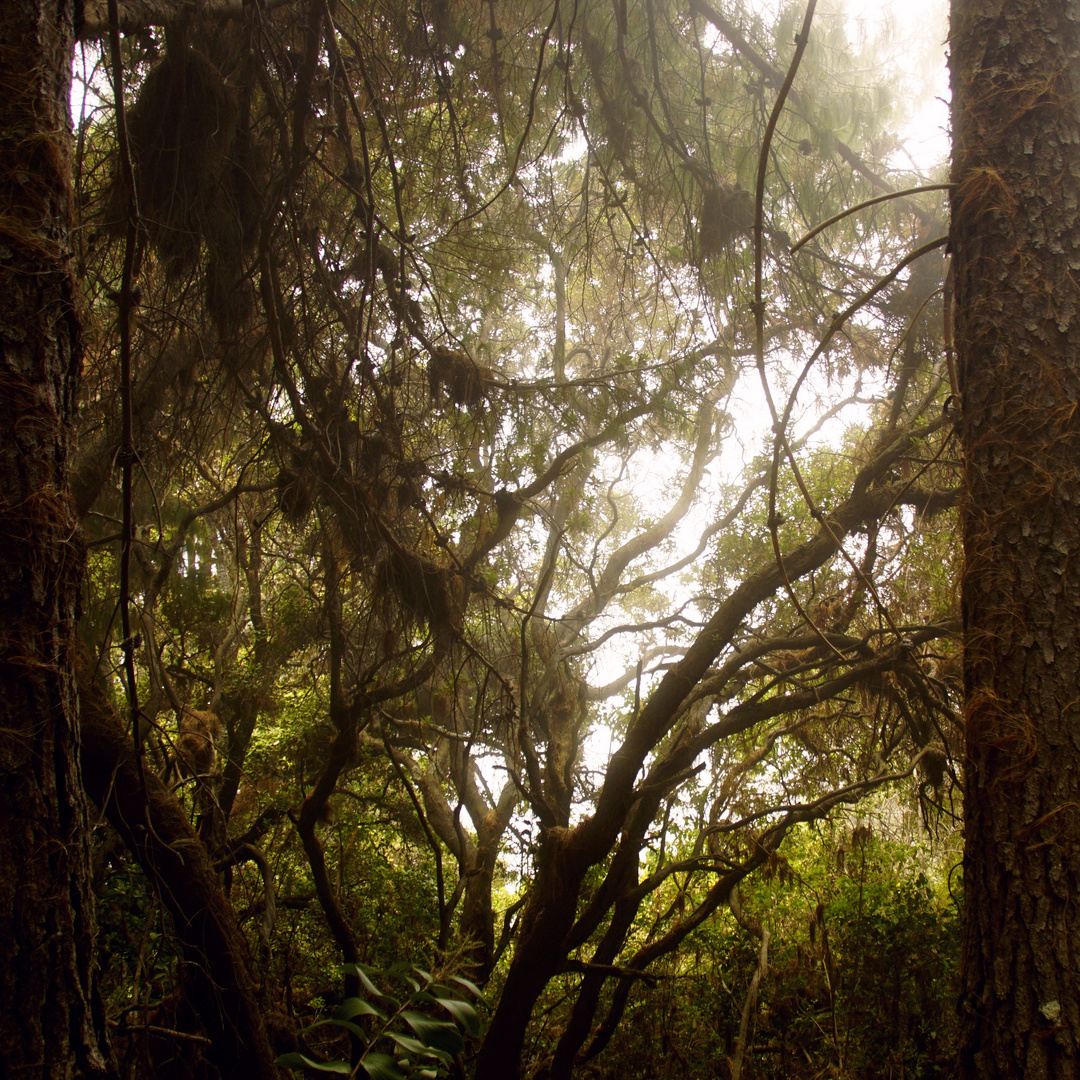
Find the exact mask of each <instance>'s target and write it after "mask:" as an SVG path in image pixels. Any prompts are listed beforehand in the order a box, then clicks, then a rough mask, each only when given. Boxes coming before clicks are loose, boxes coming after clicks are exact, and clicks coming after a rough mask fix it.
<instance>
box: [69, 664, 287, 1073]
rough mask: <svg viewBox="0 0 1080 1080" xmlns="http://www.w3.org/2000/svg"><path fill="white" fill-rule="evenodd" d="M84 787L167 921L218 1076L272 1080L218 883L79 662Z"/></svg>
mask: <svg viewBox="0 0 1080 1080" xmlns="http://www.w3.org/2000/svg"><path fill="white" fill-rule="evenodd" d="M78 672H79V689H80V694H81V698H82V717H83V729H84V732H85V738H84V740H83V751H82V753H83V771H84V774H85V778H86V790H87V791H88V792H89V794H90V797H91V798H92V799H93V800H94V802H95V803H96V804H97V806H98V807H99V808H100V809H101V811H102V812H103V813H104V814H105V815H106V817H108V819H109V822H110V824H111V825H112V826H113V827H114V828H115V829H116V831H117V832H118V833H119V834H120V836H121V837H122V838H123V841H124V844H125V845H126V846H127V848H128V850H129V851H130V852H131V853H132V855H134V856H135V858H136V859H137V860H138V863H139V865H140V866H141V867H142V868H143V871H144V872H145V873H146V876H147V877H148V878H149V879H150V880H151V881H152V882H153V883H154V885H155V887H156V888H157V890H158V892H159V894H160V896H161V899H162V903H163V904H164V905H165V907H166V908H167V909H168V911H169V914H170V915H171V916H172V921H173V926H174V927H175V929H176V934H177V937H179V939H180V941H181V943H182V946H183V950H184V961H185V963H184V992H185V995H186V997H187V1004H188V1006H189V1007H190V1010H191V1011H192V1012H193V1013H195V1014H196V1015H197V1016H198V1020H199V1023H200V1024H201V1025H202V1027H203V1029H204V1030H205V1031H206V1033H207V1035H209V1036H210V1042H211V1045H210V1049H209V1057H210V1058H211V1059H212V1060H213V1062H214V1064H215V1065H217V1067H218V1070H219V1072H220V1073H221V1075H222V1077H225V1078H234V1077H235V1078H237V1080H241V1078H242V1080H277V1077H278V1076H279V1073H278V1070H277V1067H276V1066H275V1064H274V1054H273V1051H272V1050H271V1047H270V1042H269V1040H268V1038H267V1033H266V1024H265V1022H264V1020H263V1016H262V1013H261V1011H260V1008H259V1001H258V997H257V994H256V988H255V984H254V981H253V979H252V975H251V971H252V963H251V955H250V953H249V951H248V947H247V942H246V941H245V939H244V935H243V934H242V933H241V932H240V928H239V926H237V923H236V915H235V913H234V912H233V909H232V906H231V905H230V904H229V902H228V900H227V899H226V898H225V894H224V892H223V890H222V887H221V877H220V875H219V874H218V873H217V871H216V870H215V869H214V867H213V866H212V865H211V863H210V858H209V855H208V853H207V850H206V847H205V845H204V844H203V843H202V841H201V840H200V839H199V837H198V836H197V835H196V833H195V830H194V829H193V828H192V827H191V822H190V821H189V820H188V817H187V814H186V813H185V812H184V809H183V807H182V806H181V805H180V803H179V802H177V800H176V797H175V796H174V795H173V794H172V793H171V792H170V791H168V789H167V788H166V787H165V785H164V784H163V783H162V782H161V780H160V778H159V777H158V776H157V774H156V773H154V772H152V771H150V770H149V769H148V770H146V772H145V774H144V776H143V777H142V778H140V776H139V768H138V765H137V763H136V761H135V754H134V751H133V750H132V747H131V742H130V740H129V739H127V738H125V736H124V731H123V727H122V725H121V723H120V719H119V717H118V716H117V715H116V713H115V711H114V710H113V708H112V705H111V704H110V703H109V701H108V699H107V698H106V697H105V693H104V691H103V690H102V689H101V688H100V687H99V686H98V685H97V684H96V683H95V682H94V678H93V671H92V664H91V661H90V660H89V657H87V656H83V657H81V658H80V662H79V665H78Z"/></svg>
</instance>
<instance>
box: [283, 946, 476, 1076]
mask: <svg viewBox="0 0 1080 1080" xmlns="http://www.w3.org/2000/svg"><path fill="white" fill-rule="evenodd" d="M345 974H346V975H353V976H355V977H356V978H358V979H359V980H360V982H361V984H362V986H363V988H364V991H365V994H366V995H367V996H366V997H350V998H346V999H345V1000H344V1001H343V1002H342V1003H341V1005H339V1006H338V1008H337V1009H336V1010H335V1011H334V1015H333V1016H332V1017H330V1018H329V1019H327V1020H320V1021H318V1022H317V1023H315V1024H312V1025H311V1026H310V1027H308V1028H306V1029H305V1030H304V1034H308V1033H310V1032H313V1031H315V1030H317V1029H318V1028H320V1027H327V1026H329V1027H337V1028H341V1029H343V1030H344V1031H346V1032H348V1034H349V1035H350V1036H351V1037H352V1038H353V1040H355V1042H356V1043H357V1044H358V1046H357V1050H358V1052H359V1053H358V1056H356V1057H354V1059H353V1060H352V1061H351V1062H347V1061H324V1062H318V1061H314V1060H312V1059H311V1058H309V1057H307V1056H306V1055H304V1054H301V1053H299V1052H293V1053H289V1054H283V1055H282V1056H281V1057H279V1058H278V1064H279V1065H281V1066H284V1067H285V1068H288V1069H294V1070H297V1069H298V1070H303V1071H305V1072H309V1073H313V1074H315V1075H325V1074H330V1075H346V1076H367V1077H369V1078H370V1080H402V1078H404V1077H407V1076H417V1077H436V1076H446V1075H448V1074H449V1069H450V1067H451V1066H452V1065H453V1062H454V1058H455V1057H456V1056H457V1055H460V1054H461V1053H462V1051H463V1050H464V1049H465V1040H464V1038H463V1037H462V1035H461V1031H462V1030H464V1031H465V1032H466V1033H467V1034H468V1035H470V1036H472V1037H473V1038H478V1037H479V1036H480V1018H479V1016H478V1015H477V1013H476V1010H475V1008H474V1007H473V1006H472V1004H471V1003H470V1002H469V1001H468V1000H467V999H465V998H463V997H455V996H454V992H455V990H456V991H457V992H458V993H459V994H460V992H461V991H462V990H464V991H465V992H466V993H468V994H469V995H470V996H471V997H473V998H475V999H478V1000H483V998H482V995H481V993H480V990H479V988H478V987H477V986H476V985H475V984H473V983H471V982H470V981H469V980H468V979H464V978H462V977H461V976H460V975H451V976H450V977H449V979H448V981H449V982H452V983H454V986H453V987H451V986H448V985H446V983H443V982H437V981H436V980H435V978H434V977H433V976H432V975H430V974H429V973H428V972H426V971H423V970H421V969H420V968H417V967H412V968H410V967H408V966H406V965H404V964H398V965H395V966H394V967H391V968H388V969H387V970H386V971H381V972H380V971H376V970H375V969H374V968H370V967H368V966H366V965H364V964H347V965H346V966H345ZM380 977H381V978H382V980H383V981H388V980H395V981H396V982H399V983H401V984H403V986H404V989H405V991H406V994H405V996H404V997H403V998H400V999H399V998H396V997H393V996H391V995H390V994H386V993H383V992H382V991H381V990H379V988H378V987H377V986H376V984H375V982H374V981H373V979H377V978H380ZM433 1006H435V1007H436V1008H434V1009H433V1008H432V1007H433ZM420 1009H424V1010H425V1011H424V1012H421V1011H419V1010H420ZM440 1010H441V1012H440ZM432 1012H434V1013H436V1014H437V1015H436V1016H432V1015H431V1013H432ZM443 1013H446V1014H449V1017H450V1019H448V1020H447V1019H441V1018H440V1017H441V1016H442V1015H443ZM365 1019H366V1020H368V1021H369V1022H370V1024H371V1028H366V1027H365V1026H364V1020H365ZM379 1044H382V1045H383V1046H389V1047H391V1052H390V1053H386V1052H384V1051H379V1050H375V1049H373V1048H374V1047H375V1046H376V1045H379Z"/></svg>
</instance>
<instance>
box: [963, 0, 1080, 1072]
mask: <svg viewBox="0 0 1080 1080" xmlns="http://www.w3.org/2000/svg"><path fill="white" fill-rule="evenodd" d="M1078 20H1080V8H1078V7H1077V5H1076V3H1074V2H1063V0H1011V2H1008V3H1000V2H996V3H990V2H988V0H954V2H953V25H952V35H951V45H952V60H951V67H952V79H953V137H954V140H955V146H954V162H953V180H954V182H955V184H956V188H955V191H954V194H953V233H952V245H953V252H954V257H955V275H956V304H957V312H956V315H957V327H956V329H957V351H958V359H959V368H960V372H959V374H960V388H961V392H962V399H963V402H962V408H963V412H962V422H961V434H962V439H963V446H964V452H965V461H966V465H965V468H966V482H967V492H968V494H967V501H966V504H965V508H964V512H963V533H964V551H965V571H964V580H963V586H962V604H963V611H964V620H965V655H964V682H965V695H966V707H965V721H966V740H967V745H966V760H965V770H964V772H965V800H964V806H965V852H964V898H965V914H966V920H965V934H964V974H963V985H964V996H963V999H962V1003H961V1007H962V1022H963V1026H964V1038H963V1048H962V1052H961V1059H960V1074H961V1076H962V1077H964V1078H970V1077H980V1078H986V1077H1025V1078H1029V1080H1030V1078H1036V1077H1060V1078H1062V1080H1064V1078H1066V1077H1070V1078H1071V1077H1075V1076H1076V1075H1077V1071H1078V1061H1077V1051H1078V1042H1080V984H1078V981H1077V971H1078V970H1080V905H1078V902H1077V900H1078V897H1080V845H1078V844H1077V836H1078V835H1080V409H1078V403H1080V290H1078V288H1077V285H1078V280H1080V278H1078V276H1077V275H1078V274H1080V156H1078V155H1080V60H1078V52H1080V34H1078V31H1080V22H1078Z"/></svg>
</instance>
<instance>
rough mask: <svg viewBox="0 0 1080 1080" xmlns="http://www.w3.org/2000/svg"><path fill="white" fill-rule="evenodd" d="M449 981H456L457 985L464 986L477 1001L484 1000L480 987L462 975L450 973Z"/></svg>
mask: <svg viewBox="0 0 1080 1080" xmlns="http://www.w3.org/2000/svg"><path fill="white" fill-rule="evenodd" d="M450 981H451V982H456V983H457V984H458V985H459V986H464V987H465V989H466V990H468V991H469V992H470V993H471V994H472V996H473V997H474V998H476V999H477V1001H483V1000H484V995H483V993H482V992H481V990H480V987H479V986H477V985H476V983H474V982H471V981H470V980H469V979H466V978H465V977H464V976H463V975H451V976H450Z"/></svg>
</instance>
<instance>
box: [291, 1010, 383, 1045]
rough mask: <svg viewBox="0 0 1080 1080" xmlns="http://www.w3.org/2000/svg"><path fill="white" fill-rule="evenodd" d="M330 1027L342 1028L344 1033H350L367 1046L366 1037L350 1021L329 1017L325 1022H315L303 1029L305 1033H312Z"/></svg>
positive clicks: (359, 1028)
mask: <svg viewBox="0 0 1080 1080" xmlns="http://www.w3.org/2000/svg"><path fill="white" fill-rule="evenodd" d="M327 1025H329V1026H331V1027H337V1028H344V1029H345V1030H346V1031H351V1032H352V1033H353V1034H354V1035H356V1036H357V1037H359V1038H360V1039H362V1040H363V1043H364V1045H365V1046H367V1044H368V1035H367V1032H366V1031H364V1029H363V1028H362V1027H360V1025H359V1024H354V1023H353V1022H352V1021H351V1020H339V1019H338V1018H337V1017H336V1016H331V1017H329V1018H327V1019H326V1020H316V1021H315V1023H314V1024H311V1025H309V1026H308V1027H306V1028H304V1030H305V1031H313V1030H314V1029H315V1028H317V1027H326V1026H327Z"/></svg>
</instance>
